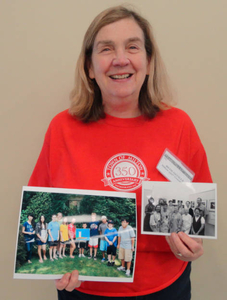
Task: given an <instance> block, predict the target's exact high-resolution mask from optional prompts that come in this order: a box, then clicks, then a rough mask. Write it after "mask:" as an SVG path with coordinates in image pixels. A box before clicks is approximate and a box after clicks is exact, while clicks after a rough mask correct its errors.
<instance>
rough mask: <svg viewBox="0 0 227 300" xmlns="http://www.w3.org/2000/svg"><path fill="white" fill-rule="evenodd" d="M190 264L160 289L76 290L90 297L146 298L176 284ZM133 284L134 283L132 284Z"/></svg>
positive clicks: (185, 264) (183, 267) (184, 265)
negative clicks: (109, 291)
mask: <svg viewBox="0 0 227 300" xmlns="http://www.w3.org/2000/svg"><path fill="white" fill-rule="evenodd" d="M187 265H188V263H187V262H185V263H184V264H183V266H182V268H181V270H180V271H179V272H178V274H177V275H175V276H174V277H173V278H172V279H171V280H169V281H168V282H166V283H165V284H162V285H161V286H159V287H156V288H152V289H149V290H146V291H139V292H129V293H127V292H123V291H122V292H120V293H111V294H110V293H108V292H99V291H88V290H84V289H82V288H78V289H76V290H78V291H79V292H81V293H84V294H88V295H96V296H104V297H136V296H144V295H148V294H153V293H156V292H159V291H161V290H163V289H165V288H167V287H168V286H170V285H171V284H172V283H174V282H175V281H176V280H177V279H178V278H179V277H180V276H181V275H182V274H183V272H184V271H185V269H186V267H187ZM132 284H133V283H132Z"/></svg>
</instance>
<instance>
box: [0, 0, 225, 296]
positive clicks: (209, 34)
mask: <svg viewBox="0 0 227 300" xmlns="http://www.w3.org/2000/svg"><path fill="white" fill-rule="evenodd" d="M119 3H123V2H122V1H114V0H112V1H105V0H96V1H92V0H84V1H76V0H65V1H63V0H62V1H61V0H46V1H44V0H33V1H28V0H1V1H0V30H1V32H0V43H1V47H0V66H1V68H0V70H1V74H0V76H1V77H0V84H1V88H0V94H1V98H0V99H1V100H0V101H1V111H0V113H1V118H0V128H1V150H0V159H1V163H0V166H1V209H0V211H1V218H0V220H1V230H0V232H1V239H0V241H1V255H0V259H1V266H0V270H1V271H0V276H1V278H0V285H1V290H0V293H1V294H0V295H1V299H3V300H12V299H23V300H28V299H33V300H40V299H45V300H46V299H48V300H52V299H56V292H55V287H54V283H53V282H52V281H38V280H37V281H35V280H34V281H32V280H13V269H14V248H15V243H16V233H17V222H18V212H19V206H20V197H21V188H22V186H23V185H26V184H27V182H28V179H29V176H30V174H31V172H32V170H33V168H34V165H35V163H36V160H37V158H38V155H39V152H40V150H41V146H42V142H43V138H44V134H45V131H46V129H47V127H48V124H49V122H50V120H51V119H52V117H53V116H54V115H55V114H57V113H58V112H60V111H62V110H64V109H66V108H68V106H69V100H68V95H69V92H70V91H71V89H72V87H73V82H74V70H75V64H76V60H77V57H78V54H79V51H80V47H81V43H82V38H83V35H84V33H85V31H86V29H87V27H88V25H89V24H90V22H91V21H92V19H93V18H94V17H95V16H96V15H97V14H98V13H99V12H100V11H102V10H103V9H105V8H107V7H109V6H112V5H116V4H119ZM130 3H133V4H135V5H136V7H137V8H138V11H139V12H141V13H142V14H143V15H144V16H145V17H146V18H148V20H149V21H150V22H151V24H152V25H153V27H154V32H155V36H156V38H157V41H158V44H159V47H160V50H161V53H162V56H163V59H164V61H165V62H166V66H167V69H168V71H169V74H170V76H171V78H172V80H173V82H174V85H175V86H176V88H177V92H178V107H180V108H182V109H183V110H185V111H186V112H187V113H188V114H189V115H190V117H191V118H192V120H193V122H194V124H195V126H196V128H197V130H198V133H199V135H200V137H201V140H202V142H203V144H204V146H205V149H206V152H207V156H208V161H209V165H210V169H211V173H212V176H213V180H214V182H216V183H217V184H218V240H205V241H204V246H205V254H204V255H203V257H202V258H200V259H199V260H198V261H196V262H194V263H193V272H192V284H193V297H192V299H193V300H197V299H207V300H210V299H214V298H215V299H220V300H222V299H225V296H226V295H225V291H226V279H227V262H226V260H227V258H226V246H227V241H226V231H227V228H226V203H225V201H226V199H225V198H226V170H227V159H226V154H227V138H226V137H227V134H226V128H227V122H226V119H227V117H226V110H227V104H226V100H227V99H226V87H227V83H226V78H227V71H226V70H227V64H226V62H227V58H226V57H227V39H226V37H227V18H226V15H227V2H226V0H223V1H221V0H216V1H214V0H169V1H168V0H166V1H165V0H147V1H146V0H140V1H130Z"/></svg>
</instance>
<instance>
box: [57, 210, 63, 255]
mask: <svg viewBox="0 0 227 300" xmlns="http://www.w3.org/2000/svg"><path fill="white" fill-rule="evenodd" d="M57 222H58V224H59V228H60V226H61V224H62V213H61V212H58V213H57ZM59 252H60V239H59V241H58V245H57V255H59Z"/></svg>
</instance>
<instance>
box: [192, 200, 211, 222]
mask: <svg viewBox="0 0 227 300" xmlns="http://www.w3.org/2000/svg"><path fill="white" fill-rule="evenodd" d="M202 201H203V200H202V198H197V200H196V202H197V206H196V208H199V210H200V213H201V216H202V217H204V218H206V216H207V215H208V211H207V209H206V206H205V205H204V204H203V203H202ZM196 208H195V209H196Z"/></svg>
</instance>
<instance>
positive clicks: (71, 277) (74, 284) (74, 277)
mask: <svg viewBox="0 0 227 300" xmlns="http://www.w3.org/2000/svg"><path fill="white" fill-rule="evenodd" d="M55 285H56V288H57V289H58V290H59V291H62V290H66V291H68V292H72V291H73V290H74V289H75V288H78V287H79V286H80V285H81V281H80V280H79V272H78V271H77V270H75V271H73V272H72V273H66V274H65V275H64V276H63V277H62V278H61V279H56V280H55Z"/></svg>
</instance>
